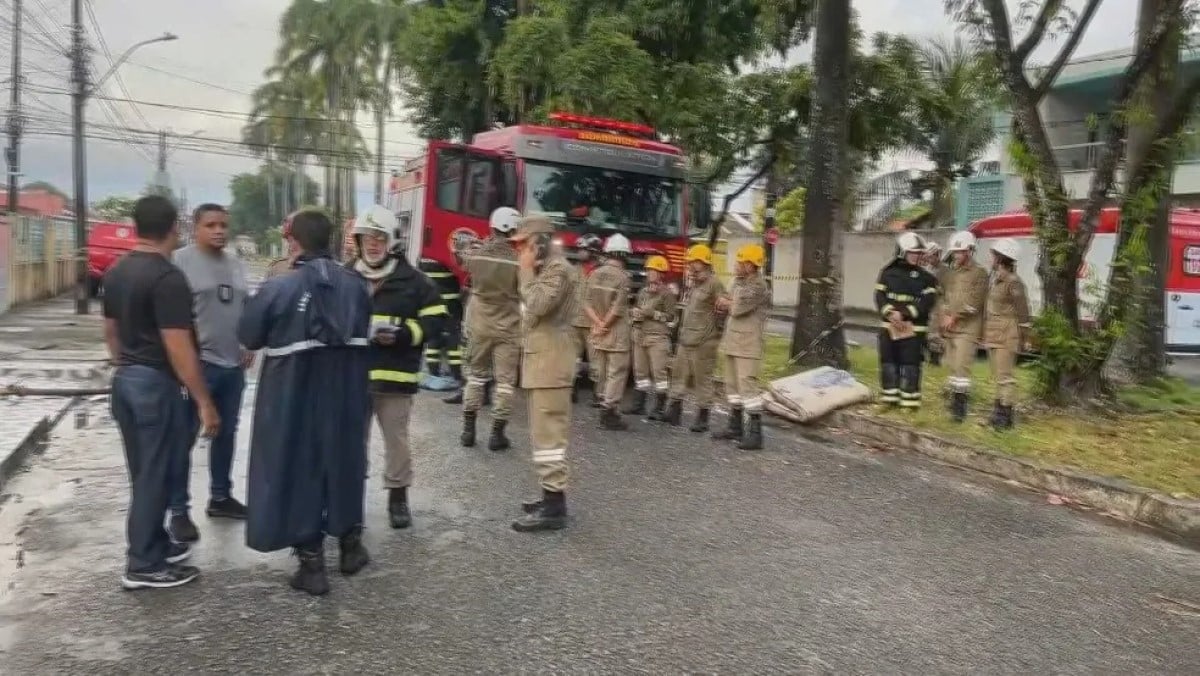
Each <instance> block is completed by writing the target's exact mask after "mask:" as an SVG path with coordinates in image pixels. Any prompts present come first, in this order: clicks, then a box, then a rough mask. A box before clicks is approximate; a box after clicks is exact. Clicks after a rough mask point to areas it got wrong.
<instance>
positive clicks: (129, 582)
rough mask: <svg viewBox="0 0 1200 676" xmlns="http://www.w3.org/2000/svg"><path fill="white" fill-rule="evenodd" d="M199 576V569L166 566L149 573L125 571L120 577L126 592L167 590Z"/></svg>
mask: <svg viewBox="0 0 1200 676" xmlns="http://www.w3.org/2000/svg"><path fill="white" fill-rule="evenodd" d="M199 576H200V569H199V568H196V567H195V566H180V565H174V564H172V565H168V566H167V567H166V568H164V569H162V570H157V571H154V572H150V573H133V572H130V571H125V574H124V575H122V576H121V586H122V587H123V588H125V589H128V590H131V591H132V590H135V589H168V588H170V587H180V586H183V585H185V584H187V583H189V582H191V581H192V580H195V579H196V578H197V577H199Z"/></svg>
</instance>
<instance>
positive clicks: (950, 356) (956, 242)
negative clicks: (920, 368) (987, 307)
mask: <svg viewBox="0 0 1200 676" xmlns="http://www.w3.org/2000/svg"><path fill="white" fill-rule="evenodd" d="M946 248H947V249H948V250H949V253H950V264H949V265H948V266H946V268H945V272H944V274H943V276H942V279H941V288H942V293H941V294H939V296H938V299H939V300H938V305H937V310H936V311H935V312H934V315H935V316H936V317H937V318H938V324H937V326H936V329H937V331H936V333H938V334H939V335H941V337H942V339H943V340H944V341H945V346H946V353H945V358H946V365H947V366H949V368H950V375H949V377H948V378H947V384H948V385H949V389H950V393H951V394H950V417H951V418H953V420H954V421H955V422H962V421H963V420H964V419H965V418H966V417H967V404H968V400H969V398H970V392H971V365H972V364H973V363H975V349H976V347H977V345H978V344H979V339H980V337H981V335H980V334H981V333H982V330H983V308H984V302H985V301H986V300H987V294H988V272H987V270H986V269H985V268H984V267H983V266H982V265H980V264H978V263H976V262H975V236H974V235H972V234H971V233H969V232H965V231H964V232H959V233H955V235H954V236H953V237H951V238H950V244H949V246H947V247H946Z"/></svg>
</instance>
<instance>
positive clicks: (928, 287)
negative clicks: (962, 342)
mask: <svg viewBox="0 0 1200 676" xmlns="http://www.w3.org/2000/svg"><path fill="white" fill-rule="evenodd" d="M925 251H926V245H925V240H923V239H922V238H921V236H920V235H918V234H916V233H915V232H904V233H901V234H900V236H899V237H897V238H896V257H895V258H893V259H892V260H891V261H889V262H888V264H887V265H885V266H884V267H883V270H881V271H880V273H879V280H878V282H876V284H875V307H876V308H877V309H878V310H879V314H880V317H881V319H882V320H883V323H882V325H881V327H880V330H879V363H880V368H879V379H880V385H881V387H882V389H883V396H882V397H881V400H882V401H883V402H884V403H885V404H892V405H896V404H898V405H899V406H901V407H903V408H906V409H917V408H920V407H921V362H922V361H923V358H924V352H925V350H924V347H925V335H926V332H927V331H928V327H929V315H930V312H931V311H932V310H933V307H934V305H935V304H936V303H937V289H938V283H937V279H936V278H935V277H934V276H933V275H931V274H929V271H928V270H926V269H925V268H924V267H922V266H921V263H922V259H923V257H924V256H925Z"/></svg>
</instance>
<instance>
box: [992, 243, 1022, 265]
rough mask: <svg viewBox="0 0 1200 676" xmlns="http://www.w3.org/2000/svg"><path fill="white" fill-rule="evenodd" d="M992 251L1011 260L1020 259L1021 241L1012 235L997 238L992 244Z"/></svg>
mask: <svg viewBox="0 0 1200 676" xmlns="http://www.w3.org/2000/svg"><path fill="white" fill-rule="evenodd" d="M992 251H995V252H996V253H998V254H1000V255H1001V256H1004V257H1005V258H1007V259H1009V260H1012V261H1015V260H1020V258H1021V243H1020V242H1018V241H1017V240H1015V239H1013V238H1012V237H1005V238H1004V239H1001V240H997V241H996V243H995V244H993V245H992Z"/></svg>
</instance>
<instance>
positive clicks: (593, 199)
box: [385, 113, 711, 287]
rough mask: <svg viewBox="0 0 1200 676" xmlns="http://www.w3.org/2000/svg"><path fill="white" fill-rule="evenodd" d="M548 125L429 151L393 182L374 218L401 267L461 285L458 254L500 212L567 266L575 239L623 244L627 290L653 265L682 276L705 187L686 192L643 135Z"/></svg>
mask: <svg viewBox="0 0 1200 676" xmlns="http://www.w3.org/2000/svg"><path fill="white" fill-rule="evenodd" d="M549 120H550V122H549V124H545V125H541V124H518V125H513V126H510V127H504V128H501V129H495V130H490V131H485V132H480V133H478V134H476V135H475V136H474V138H472V139H471V142H470V143H452V142H449V141H431V142H430V143H429V147H428V149H427V150H426V152H425V153H424V154H423V155H422V156H420V157H417V158H414V159H411V160H409V161H408V162H407V163H406V164H405V165H404V167H403V169H402V170H400V171H397V172H395V173H394V174H393V177H392V180H391V184H390V187H389V190H388V201H387V204H386V205H385V206H387V207H388V208H390V209H392V210H393V211H394V212H395V214H396V216H397V218H398V219H399V220H400V224H401V231H402V233H403V236H404V237H405V239H406V242H405V248H406V251H407V255H408V258H409V260H410V262H412V263H413V264H414V265H415V264H417V263H418V262H419V261H420V260H421V259H425V260H426V261H427V265H428V262H429V261H434V262H436V264H437V265H440V266H443V267H444V268H445V269H446V270H449V271H451V272H453V273H454V274H455V275H456V276H457V277H458V278H459V281H460V283H466V276H465V272H464V270H463V267H462V261H463V257H464V254H465V253H466V252H467V251H468V249H469V248H470V246H471V244H472V242H473V241H476V240H478V239H479V238H483V237H487V236H488V217H489V216H490V215H491V213H492V211H493V210H495V209H496V208H498V207H502V206H508V207H514V208H516V209H517V210H519V211H521V212H522V213H534V212H537V213H542V214H545V215H547V216H549V217H550V218H551V220H552V221H553V222H554V223H555V226H556V231H557V235H556V237H555V242H556V243H557V244H559V245H560V246H562V248H563V250H564V251H565V252H566V253H567V255H568V257H569V258H574V257H575V251H574V244H575V242H576V240H577V239H578V238H579V237H581V236H582V235H584V234H587V233H593V234H596V235H599V236H601V237H608V236H609V235H612V234H616V233H621V234H623V235H625V236H626V237H628V238H629V240H630V242H631V243H632V249H633V255H632V256H631V257H630V259H629V270H630V273H631V275H632V276H633V283H634V286H635V287H640V286H641V284H642V283H643V280H644V278H645V272H644V265H645V261H646V258H647V257H649V256H651V255H653V254H660V255H662V256H665V257H666V259H667V261H668V262H669V263H670V265H671V272H672V274H673V275H681V274H682V272H683V267H684V254H685V252H686V250H687V247H688V240H689V236H690V235H693V234H696V233H698V232H700V231H701V230H703V229H704V228H705V227H707V225H708V221H709V217H710V212H711V204H710V198H709V195H708V193H707V191H706V190H705V189H704V187H703V186H701V185H699V184H692V183H689V182H688V181H687V178H686V174H687V166H686V162H685V158H684V155H683V151H682V150H680V149H679V148H678V147H676V146H673V145H669V144H667V143H662V142H660V141H658V140H656V137H657V134H656V133H655V130H654V129H653V128H651V127H648V126H646V125H641V124H634V123H631V122H622V121H618V120H610V119H605V118H598V117H589V116H583V115H575V114H570V113H552V114H551V115H550V116H549Z"/></svg>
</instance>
